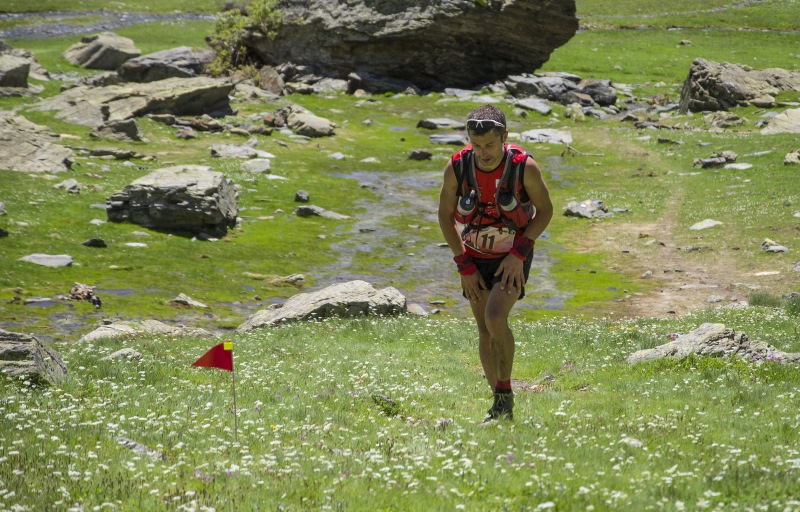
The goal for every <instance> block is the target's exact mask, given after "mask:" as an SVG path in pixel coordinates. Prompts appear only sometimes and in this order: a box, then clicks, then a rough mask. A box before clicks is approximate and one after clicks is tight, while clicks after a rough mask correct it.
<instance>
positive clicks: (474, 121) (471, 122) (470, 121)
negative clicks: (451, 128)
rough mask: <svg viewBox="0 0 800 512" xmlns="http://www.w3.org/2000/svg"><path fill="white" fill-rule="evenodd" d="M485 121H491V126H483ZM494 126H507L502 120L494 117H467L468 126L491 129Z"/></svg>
mask: <svg viewBox="0 0 800 512" xmlns="http://www.w3.org/2000/svg"><path fill="white" fill-rule="evenodd" d="M483 123H489V125H490V126H486V127H484V126H483ZM492 126H496V127H498V128H505V127H506V125H504V124H503V123H501V122H500V121H495V120H494V119H467V128H471V129H474V128H477V129H478V130H484V129H489V128H491V127H492Z"/></svg>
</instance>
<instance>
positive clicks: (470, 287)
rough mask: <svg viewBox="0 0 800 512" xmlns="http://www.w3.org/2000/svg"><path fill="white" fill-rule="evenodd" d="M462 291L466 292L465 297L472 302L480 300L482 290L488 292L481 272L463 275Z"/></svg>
mask: <svg viewBox="0 0 800 512" xmlns="http://www.w3.org/2000/svg"><path fill="white" fill-rule="evenodd" d="M461 289H462V290H464V296H465V297H466V298H467V299H469V300H470V301H473V300H480V298H481V293H482V291H481V290H486V282H485V281H484V280H483V276H481V273H480V272H475V273H474V274H470V275H468V276H465V275H463V274H462V275H461Z"/></svg>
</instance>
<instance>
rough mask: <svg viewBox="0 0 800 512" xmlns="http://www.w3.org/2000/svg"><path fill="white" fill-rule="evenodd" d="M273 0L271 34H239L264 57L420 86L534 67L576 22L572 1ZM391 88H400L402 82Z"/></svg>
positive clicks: (465, 82) (464, 83)
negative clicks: (275, 20) (276, 21)
mask: <svg viewBox="0 0 800 512" xmlns="http://www.w3.org/2000/svg"><path fill="white" fill-rule="evenodd" d="M276 7H277V9H278V10H279V11H280V12H281V15H282V17H283V20H282V23H281V25H280V27H278V28H277V31H276V34H275V37H263V35H260V37H259V34H256V33H253V34H251V36H250V37H248V38H246V44H247V45H248V46H249V47H250V48H251V49H252V51H253V53H254V54H256V55H258V56H259V57H260V58H261V60H262V61H263V62H265V63H267V64H275V63H285V62H291V63H294V64H297V65H305V66H308V67H309V68H311V72H312V73H315V74H321V75H324V76H329V77H333V78H340V79H344V78H348V75H349V74H350V73H353V72H354V73H357V74H358V75H359V76H360V77H362V78H363V76H364V75H367V74H370V75H373V76H378V77H386V78H388V79H395V80H396V81H398V82H406V83H408V82H410V83H411V84H415V85H417V86H418V87H422V88H426V89H427V88H435V89H441V88H444V87H471V86H474V85H476V84H482V83H492V82H495V81H497V80H499V79H501V78H503V77H506V76H508V75H509V74H513V73H520V72H523V71H527V70H531V69H537V68H539V67H540V66H541V65H542V64H543V63H544V62H546V61H547V60H548V58H549V57H550V54H551V53H552V51H553V50H554V49H555V48H557V47H559V46H561V45H563V44H564V43H566V42H567V41H569V39H570V38H571V37H572V36H573V35H574V34H575V32H576V30H577V29H578V19H577V17H576V15H575V2H574V0H504V1H503V2H494V1H492V2H486V3H484V5H481V3H480V2H475V1H474V0H448V1H446V2H396V3H386V2H372V1H367V0H309V1H305V2H295V1H291V0H279V1H278V2H277V4H276ZM475 27H480V31H481V37H480V38H479V39H476V37H475V30H476V29H475ZM422 42H424V44H422ZM487 55H492V56H493V58H492V59H487V58H486V56H487ZM454 63H458V65H454ZM394 87H398V88H397V89H394V88H393V89H391V90H396V91H397V92H401V91H404V90H405V89H406V88H407V85H406V86H405V87H403V85H402V83H398V84H397V85H396V86H394ZM361 88H363V87H361ZM351 92H352V90H351Z"/></svg>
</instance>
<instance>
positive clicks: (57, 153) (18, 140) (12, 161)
mask: <svg viewBox="0 0 800 512" xmlns="http://www.w3.org/2000/svg"><path fill="white" fill-rule="evenodd" d="M53 138H54V136H52V134H51V133H50V129H49V128H47V127H46V126H40V125H37V124H33V123H31V122H30V121H28V120H27V119H25V118H24V117H22V116H18V115H16V114H14V113H13V112H7V111H0V169H7V170H11V171H20V172H27V173H40V172H42V173H59V172H65V171H69V170H70V169H71V167H72V164H74V163H75V155H74V153H73V152H72V150H71V149H68V148H65V147H63V146H59V145H57V144H53V143H52V142H51V140H53Z"/></svg>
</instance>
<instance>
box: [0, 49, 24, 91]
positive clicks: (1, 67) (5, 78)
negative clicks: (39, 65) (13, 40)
mask: <svg viewBox="0 0 800 512" xmlns="http://www.w3.org/2000/svg"><path fill="white" fill-rule="evenodd" d="M30 69H31V63H30V61H29V60H27V59H23V58H22V57H17V56H16V55H11V54H10V53H5V54H0V87H28V73H29V72H30Z"/></svg>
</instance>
